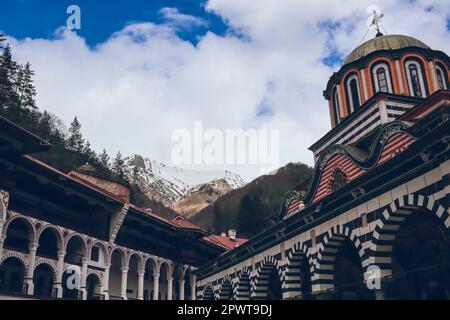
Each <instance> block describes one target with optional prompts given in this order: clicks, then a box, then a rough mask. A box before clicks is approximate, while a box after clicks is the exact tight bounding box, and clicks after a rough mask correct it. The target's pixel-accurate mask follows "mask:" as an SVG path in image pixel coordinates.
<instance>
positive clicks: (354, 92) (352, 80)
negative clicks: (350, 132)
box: [346, 74, 361, 113]
mask: <svg viewBox="0 0 450 320" xmlns="http://www.w3.org/2000/svg"><path fill="white" fill-rule="evenodd" d="M346 83H347V98H348V102H349V107H350V113H352V112H353V111H355V110H356V108H359V106H361V98H360V95H359V85H358V76H357V75H356V74H353V75H351V76H350V77H349V78H348V79H347V81H346Z"/></svg>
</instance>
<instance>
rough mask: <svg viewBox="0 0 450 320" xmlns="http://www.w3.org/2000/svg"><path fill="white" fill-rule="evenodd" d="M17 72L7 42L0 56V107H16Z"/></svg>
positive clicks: (16, 65)
mask: <svg viewBox="0 0 450 320" xmlns="http://www.w3.org/2000/svg"><path fill="white" fill-rule="evenodd" d="M17 73H18V64H17V63H16V62H15V61H14V60H13V58H12V53H11V47H10V46H9V44H8V45H6V47H5V49H4V50H3V53H2V55H1V56H0V107H16V108H17V107H18V102H19V99H18V95H17V93H16V90H15V89H16V83H17ZM16 117H17V115H16Z"/></svg>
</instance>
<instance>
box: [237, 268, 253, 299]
mask: <svg viewBox="0 0 450 320" xmlns="http://www.w3.org/2000/svg"><path fill="white" fill-rule="evenodd" d="M236 286H237V287H236V300H249V299H250V275H249V274H248V273H244V274H242V275H241V276H240V277H239V282H238V283H237V284H236Z"/></svg>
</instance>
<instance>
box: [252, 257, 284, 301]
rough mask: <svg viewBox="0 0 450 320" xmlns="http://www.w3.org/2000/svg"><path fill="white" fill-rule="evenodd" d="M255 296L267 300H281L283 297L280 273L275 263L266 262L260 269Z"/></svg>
mask: <svg viewBox="0 0 450 320" xmlns="http://www.w3.org/2000/svg"><path fill="white" fill-rule="evenodd" d="M254 296H255V299H266V300H267V299H269V300H281V299H282V298H283V291H282V289H281V280H280V275H279V274H278V270H277V267H276V266H275V264H273V263H270V262H269V263H265V264H264V265H263V267H262V268H261V270H260V271H259V275H258V279H257V283H256V286H255V295H254Z"/></svg>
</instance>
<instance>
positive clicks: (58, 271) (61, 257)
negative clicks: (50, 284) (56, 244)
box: [54, 250, 66, 298]
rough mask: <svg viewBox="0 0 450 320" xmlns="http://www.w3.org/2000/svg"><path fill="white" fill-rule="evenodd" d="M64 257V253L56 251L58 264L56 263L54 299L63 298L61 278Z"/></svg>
mask: <svg viewBox="0 0 450 320" xmlns="http://www.w3.org/2000/svg"><path fill="white" fill-rule="evenodd" d="M65 256H66V251H64V250H58V262H57V263H56V281H55V285H54V288H56V297H57V298H62V296H63V286H62V276H63V270H64V257H65Z"/></svg>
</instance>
